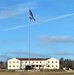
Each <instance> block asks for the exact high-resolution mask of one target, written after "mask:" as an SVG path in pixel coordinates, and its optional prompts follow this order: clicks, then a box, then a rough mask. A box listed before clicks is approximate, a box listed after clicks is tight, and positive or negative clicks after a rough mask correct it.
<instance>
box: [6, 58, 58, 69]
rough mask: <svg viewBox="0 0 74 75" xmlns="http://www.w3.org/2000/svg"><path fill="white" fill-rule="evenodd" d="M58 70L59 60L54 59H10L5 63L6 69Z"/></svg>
mask: <svg viewBox="0 0 74 75" xmlns="http://www.w3.org/2000/svg"><path fill="white" fill-rule="evenodd" d="M28 66H31V68H32V69H42V68H44V69H59V60H58V59H55V58H46V59H43V58H30V59H28V58H12V59H9V60H8V61H7V69H25V68H27V67H28Z"/></svg>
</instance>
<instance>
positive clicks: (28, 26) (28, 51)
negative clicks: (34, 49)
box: [28, 7, 30, 65]
mask: <svg viewBox="0 0 74 75" xmlns="http://www.w3.org/2000/svg"><path fill="white" fill-rule="evenodd" d="M29 9H30V7H28V53H29V65H30V24H29V17H30V16H29Z"/></svg>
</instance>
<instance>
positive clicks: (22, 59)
mask: <svg viewBox="0 0 74 75" xmlns="http://www.w3.org/2000/svg"><path fill="white" fill-rule="evenodd" d="M17 59H19V60H29V58H17ZM48 59H50V58H30V60H48Z"/></svg>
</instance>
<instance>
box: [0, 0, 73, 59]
mask: <svg viewBox="0 0 74 75" xmlns="http://www.w3.org/2000/svg"><path fill="white" fill-rule="evenodd" d="M28 7H30V9H31V11H32V13H33V15H34V18H35V19H36V21H35V22H34V21H33V20H29V12H28ZM28 24H29V25H30V55H31V57H43V56H44V57H45V58H46V57H49V58H51V57H54V58H58V59H60V58H61V57H64V58H69V59H74V57H73V55H74V35H73V33H74V0H0V60H5V59H7V58H11V57H28V51H29V50H28V44H29V43H28Z"/></svg>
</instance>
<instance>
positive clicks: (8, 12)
mask: <svg viewBox="0 0 74 75" xmlns="http://www.w3.org/2000/svg"><path fill="white" fill-rule="evenodd" d="M35 4H36V3H35V1H34V2H31V1H30V2H26V3H22V4H18V5H16V6H12V7H7V8H6V7H5V8H6V9H3V10H0V19H5V18H8V17H12V16H15V15H19V14H22V13H25V12H28V6H29V5H30V6H31V7H33V5H35Z"/></svg>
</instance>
